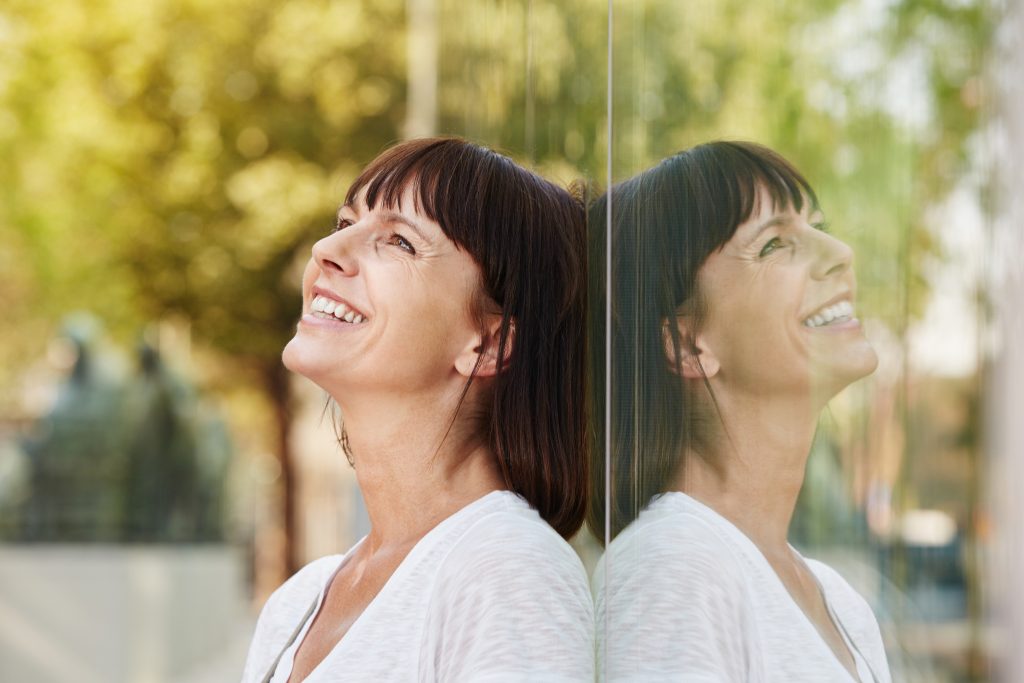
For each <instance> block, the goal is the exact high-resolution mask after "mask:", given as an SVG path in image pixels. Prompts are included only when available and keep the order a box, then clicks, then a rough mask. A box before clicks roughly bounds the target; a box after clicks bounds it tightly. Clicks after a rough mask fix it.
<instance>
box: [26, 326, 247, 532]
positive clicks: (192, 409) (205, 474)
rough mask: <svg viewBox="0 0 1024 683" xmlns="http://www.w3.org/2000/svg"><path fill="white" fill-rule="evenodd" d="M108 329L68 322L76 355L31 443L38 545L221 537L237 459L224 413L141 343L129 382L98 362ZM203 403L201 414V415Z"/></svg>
mask: <svg viewBox="0 0 1024 683" xmlns="http://www.w3.org/2000/svg"><path fill="white" fill-rule="evenodd" d="M100 332H101V326H100V324H99V322H98V321H97V320H96V319H95V318H93V317H91V316H87V315H84V314H76V315H74V316H71V317H69V318H68V320H67V321H66V322H65V325H64V327H63V331H62V336H63V338H64V340H65V341H66V342H67V343H68V344H69V345H70V347H71V349H72V350H73V353H74V362H73V364H72V365H71V370H70V372H69V374H68V377H67V378H66V379H65V380H64V382H63V383H62V385H61V386H60V389H59V392H58V397H57V400H56V403H55V404H54V407H53V409H52V410H51V411H50V412H49V414H47V415H46V416H45V417H43V418H42V419H41V420H40V421H39V422H38V424H37V425H36V428H35V430H34V434H33V435H32V436H31V437H30V438H29V439H27V440H26V442H25V444H24V445H23V450H24V451H25V453H26V454H27V460H28V462H29V470H30V475H29V481H30V493H29V495H28V496H27V499H26V501H25V503H24V507H23V510H22V514H21V524H20V526H21V532H20V534H19V535H20V536H21V537H22V538H23V539H24V540H33V541H139V542H173V541H178V542H182V541H218V540H222V539H223V538H224V530H223V516H224V507H225V506H224V481H225V479H226V475H227V467H228V464H229V462H230V456H231V441H230V438H229V436H228V431H227V428H226V426H225V424H224V422H223V420H222V419H220V417H219V416H218V415H217V413H216V411H215V410H214V409H213V408H212V407H210V406H206V405H203V404H202V403H201V402H200V400H199V398H198V397H197V396H196V393H195V391H194V390H193V389H192V388H191V386H189V384H188V383H187V382H186V381H185V380H184V379H182V378H180V377H178V376H176V375H175V374H174V373H173V372H171V371H170V370H169V369H168V367H167V366H166V364H165V363H164V362H163V360H162V359H161V356H160V353H159V351H158V350H157V348H156V347H155V346H154V345H152V344H150V343H148V342H142V343H141V344H140V345H139V348H138V356H137V368H136V372H135V373H134V375H133V376H132V377H130V378H129V379H128V380H123V379H121V378H119V376H118V375H117V373H115V372H113V371H111V370H109V369H108V368H107V367H106V366H105V365H104V364H102V363H100V362H98V359H99V357H100V356H102V355H103V354H102V353H101V351H102V348H101V342H100V339H101V336H100ZM200 406H202V409H201V410H200Z"/></svg>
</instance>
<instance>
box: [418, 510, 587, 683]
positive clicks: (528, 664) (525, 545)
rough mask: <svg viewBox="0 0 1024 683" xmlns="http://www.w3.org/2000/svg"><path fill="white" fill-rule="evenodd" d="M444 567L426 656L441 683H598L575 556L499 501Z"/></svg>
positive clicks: (544, 528)
mask: <svg viewBox="0 0 1024 683" xmlns="http://www.w3.org/2000/svg"><path fill="white" fill-rule="evenodd" d="M496 498H497V500H494V501H489V502H490V503H491V504H489V505H488V506H487V508H486V509H481V510H479V516H478V518H477V519H475V520H474V521H473V523H472V524H471V525H470V526H468V527H467V528H465V529H464V530H463V531H462V533H461V534H460V536H459V538H458V539H457V540H456V541H455V543H453V544H452V546H451V547H450V549H449V550H448V552H447V554H446V555H445V556H444V557H443V558H442V559H441V560H440V563H439V566H438V574H437V581H436V582H435V585H434V589H433V593H432V595H431V601H430V609H429V616H428V625H427V628H426V642H427V651H428V652H430V653H432V655H431V657H430V659H431V660H432V661H433V662H434V664H432V666H436V667H437V668H436V670H433V672H432V675H431V676H430V678H432V679H439V680H491V679H493V680H559V681H563V680H564V681H577V680H579V681H583V680H593V668H592V667H593V628H594V618H593V603H592V602H591V599H590V591H589V588H588V586H587V577H586V571H585V570H584V568H583V564H582V562H581V561H580V559H579V557H578V556H577V555H576V553H575V551H574V550H573V549H572V547H571V546H570V545H569V544H568V543H567V542H566V541H565V540H563V539H562V538H561V536H559V535H558V534H557V533H556V532H555V531H554V530H553V529H552V528H551V527H550V526H548V525H547V523H545V522H544V521H543V520H542V519H541V518H540V516H539V515H538V514H537V512H536V511H535V510H533V509H532V508H530V507H529V505H527V504H526V503H525V501H523V500H522V499H520V498H518V497H517V496H515V495H514V494H510V493H509V494H504V493H503V494H500V495H498V496H496Z"/></svg>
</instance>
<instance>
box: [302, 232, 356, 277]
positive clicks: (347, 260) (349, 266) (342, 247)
mask: <svg viewBox="0 0 1024 683" xmlns="http://www.w3.org/2000/svg"><path fill="white" fill-rule="evenodd" d="M355 233H356V231H355V230H353V229H352V228H351V227H348V228H344V229H342V230H338V231H337V232H334V233H331V234H330V235H327V236H326V237H323V238H321V239H319V240H317V242H316V243H315V244H314V245H313V260H314V261H316V263H317V265H318V266H320V270H322V271H324V272H334V273H337V274H340V275H355V274H356V273H357V272H359V259H358V258H357V257H356V249H355V242H356V239H357V235H356V234H355Z"/></svg>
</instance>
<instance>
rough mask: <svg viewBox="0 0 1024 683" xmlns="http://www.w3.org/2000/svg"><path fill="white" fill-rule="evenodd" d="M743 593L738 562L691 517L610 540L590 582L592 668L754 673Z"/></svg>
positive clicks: (686, 676) (703, 680) (698, 679)
mask: <svg viewBox="0 0 1024 683" xmlns="http://www.w3.org/2000/svg"><path fill="white" fill-rule="evenodd" d="M620 541H621V542H620ZM746 592H747V588H746V581H745V580H744V577H743V573H742V565H740V564H739V562H738V561H737V560H736V558H735V557H734V556H733V555H732V554H731V552H730V550H729V549H728V548H727V547H726V546H725V545H724V544H723V543H722V542H721V541H720V540H719V539H718V538H717V537H716V536H715V535H714V533H713V532H711V531H710V530H708V529H706V528H705V527H704V525H703V523H702V522H701V521H699V520H695V519H694V520H692V521H689V522H687V523H685V524H683V525H679V524H656V525H649V526H647V527H645V528H644V529H643V530H642V532H640V533H635V534H633V535H632V536H629V537H625V538H621V539H616V541H615V542H613V544H612V546H611V547H610V549H609V551H608V553H607V554H606V556H605V558H602V566H601V567H600V568H599V569H598V572H597V574H596V575H595V581H594V597H595V602H596V604H597V640H598V667H599V669H603V670H605V671H606V672H607V674H606V677H607V680H608V681H613V682H615V683H621V682H623V681H689V682H693V683H733V682H735V683H744V682H746V681H750V680H755V679H756V678H757V676H756V673H755V670H754V669H755V667H754V666H753V660H754V659H755V658H756V656H757V655H756V653H755V652H754V651H753V648H754V647H756V645H755V643H756V638H751V637H750V629H751V628H754V626H753V621H752V619H751V618H750V615H748V614H747V609H748V605H749V601H748V599H747V597H746Z"/></svg>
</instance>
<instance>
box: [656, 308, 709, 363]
mask: <svg viewBox="0 0 1024 683" xmlns="http://www.w3.org/2000/svg"><path fill="white" fill-rule="evenodd" d="M673 324H674V325H675V327H676V330H677V332H678V338H679V355H680V364H679V366H680V367H677V366H676V347H675V342H674V341H673V339H672V327H671V326H672V325H673ZM661 336H662V342H663V344H664V347H665V361H666V362H667V363H668V367H669V370H671V371H672V372H673V373H676V372H678V371H679V370H682V374H683V377H684V378H685V379H704V378H705V377H708V378H711V377H714V376H715V375H717V374H718V370H719V363H718V358H716V357H715V354H714V353H713V352H712V351H711V349H709V348H708V347H707V344H706V340H705V339H704V338H703V337H701V336H700V335H698V336H697V337H696V339H694V337H693V335H692V334H691V332H690V318H689V317H688V316H685V315H680V316H675V317H672V318H666V319H665V321H664V323H662V327H661Z"/></svg>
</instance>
